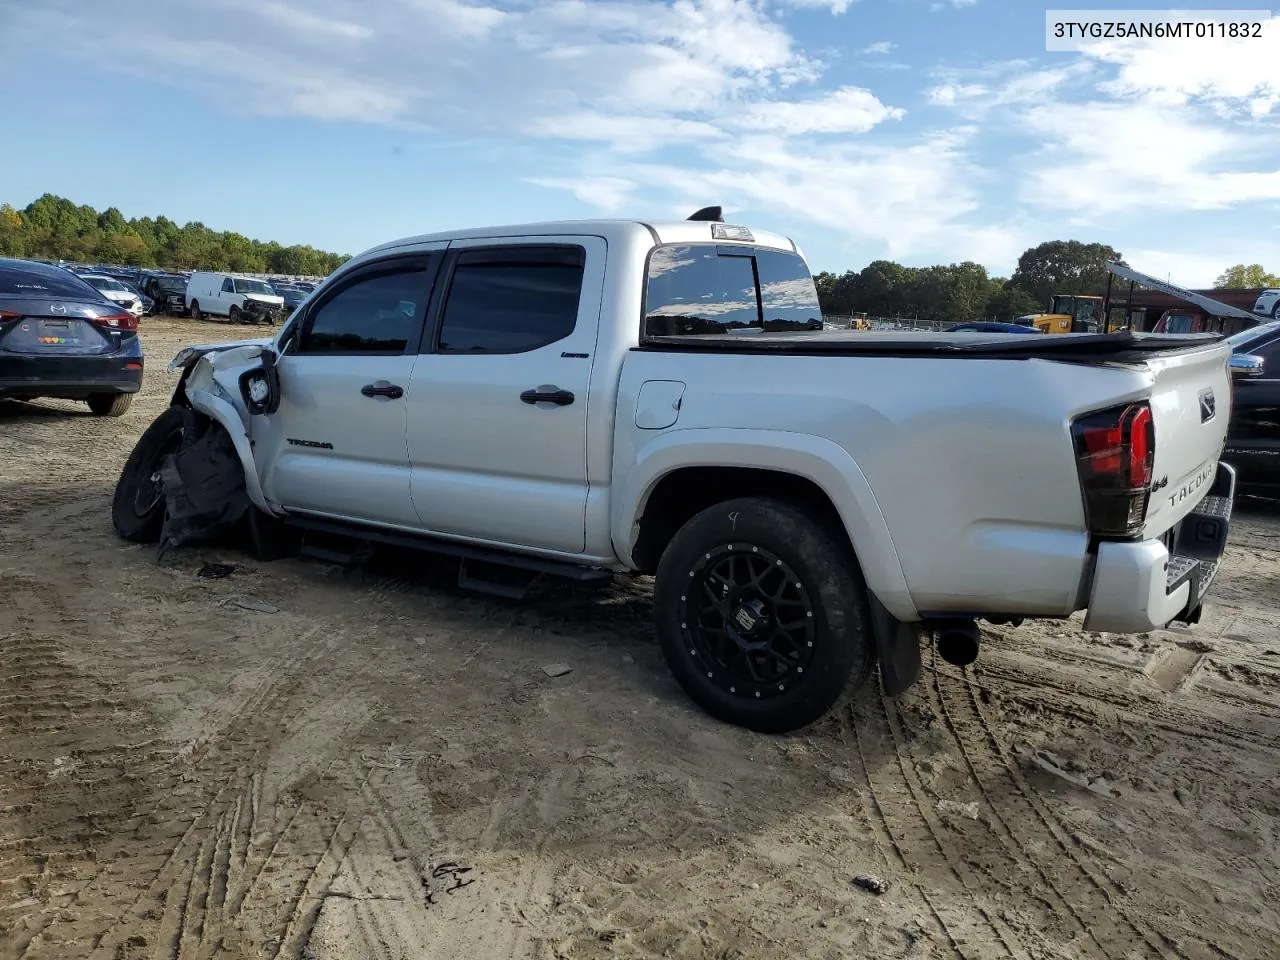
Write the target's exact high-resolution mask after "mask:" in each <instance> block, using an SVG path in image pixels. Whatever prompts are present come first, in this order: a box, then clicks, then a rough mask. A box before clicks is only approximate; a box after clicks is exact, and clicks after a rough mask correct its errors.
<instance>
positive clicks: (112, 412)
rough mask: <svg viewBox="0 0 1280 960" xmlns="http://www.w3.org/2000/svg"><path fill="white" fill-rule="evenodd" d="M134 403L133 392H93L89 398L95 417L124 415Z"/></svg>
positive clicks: (90, 409)
mask: <svg viewBox="0 0 1280 960" xmlns="http://www.w3.org/2000/svg"><path fill="white" fill-rule="evenodd" d="M132 403H133V394H132V393H93V394H90V395H89V399H88V404H89V412H90V413H92V414H93V415H94V416H95V417H123V416H124V415H125V412H126V411H128V409H129V406H130V404H132Z"/></svg>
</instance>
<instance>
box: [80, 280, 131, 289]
mask: <svg viewBox="0 0 1280 960" xmlns="http://www.w3.org/2000/svg"><path fill="white" fill-rule="evenodd" d="M85 279H86V280H88V281H89V282H90V283H91V284H93V285H94V286H95V287H97V288H98V289H99V290H111V291H114V292H116V293H128V292H129V288H128V287H126V286H125V285H124V284H123V283H121V282H120V281H119V280H112V279H110V278H108V277H85Z"/></svg>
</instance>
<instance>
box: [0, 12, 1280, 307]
mask: <svg viewBox="0 0 1280 960" xmlns="http://www.w3.org/2000/svg"><path fill="white" fill-rule="evenodd" d="M1061 5H1062V4H1055V6H1061ZM1125 6H1126V7H1128V8H1130V9H1133V8H1146V7H1150V8H1152V9H1161V8H1163V6H1165V5H1159V4H1148V3H1142V2H1141V0H1129V2H1128V3H1126V4H1125ZM1194 6H1195V7H1196V8H1198V9H1236V8H1239V7H1241V6H1244V7H1249V6H1252V5H1250V4H1240V3H1232V4H1218V3H1210V2H1206V0H1199V2H1198V3H1197V4H1195V5H1194ZM0 37H4V38H5V41H6V42H5V51H6V53H5V56H4V57H3V58H0V83H3V85H4V88H5V89H7V90H10V91H13V90H21V91H22V92H23V93H22V95H21V96H19V97H7V98H6V100H5V103H4V110H3V118H4V128H6V129H7V130H8V131H10V132H11V133H16V135H14V136H10V137H6V138H5V140H6V141H7V142H6V144H5V147H4V149H3V150H0V201H5V202H10V203H13V204H14V205H16V206H23V205H25V204H27V203H28V202H30V201H31V200H32V199H34V198H35V197H36V196H38V195H40V194H41V193H44V192H46V191H48V192H53V193H58V194H62V195H64V196H68V197H70V198H72V199H73V200H75V201H77V202H81V203H89V204H92V205H94V206H96V207H99V208H102V207H106V206H110V205H115V206H118V207H119V208H120V209H121V210H123V211H124V213H125V214H126V215H127V216H135V215H142V214H158V213H164V214H166V215H168V216H170V217H173V218H174V219H176V220H179V221H180V222H182V221H186V220H200V221H202V222H204V223H205V224H207V225H209V226H211V227H214V228H217V229H231V230H237V231H239V232H241V233H245V234H248V235H250V236H254V237H258V238H260V239H275V240H279V241H281V242H284V243H310V244H313V245H315V246H319V247H322V248H325V249H333V250H339V251H342V252H346V253H355V252H358V251H359V250H361V249H364V248H366V247H369V246H372V245H374V244H376V243H380V242H382V241H385V240H387V239H391V238H394V237H398V236H403V235H409V234H415V233H424V232H430V231H435V230H443V229H448V228H450V227H461V226H472V225H481V224H493V223H512V222H520V221H525V220H542V219H567V218H581V217H593V216H623V217H627V216H635V217H645V218H664V217H683V216H686V215H687V214H688V213H690V212H692V211H693V210H694V209H696V208H697V207H700V206H703V205H704V204H708V203H721V204H723V205H724V206H725V208H726V210H727V211H729V218H730V219H733V220H737V221H740V222H746V223H751V224H755V225H757V226H759V227H762V228H770V229H777V230H781V231H782V232H785V233H787V234H789V235H791V236H793V237H795V238H796V239H797V241H798V242H799V243H800V244H801V246H802V247H803V248H804V249H805V252H806V254H807V255H808V258H809V260H810V263H811V266H812V267H813V269H814V270H815V272H816V271H818V270H824V269H826V270H844V269H846V268H853V269H859V268H861V267H862V266H863V265H865V264H866V263H867V262H869V261H870V260H872V259H875V258H878V257H888V258H891V259H896V260H899V261H901V262H904V263H908V264H913V265H923V264H929V263H939V262H941V263H947V262H956V261H961V260H976V261H978V262H980V263H982V264H984V265H985V266H987V268H988V269H990V270H991V271H992V272H993V273H995V274H998V275H1008V273H1009V272H1010V271H1011V270H1012V268H1013V266H1014V263H1015V261H1016V259H1017V256H1018V254H1019V253H1020V252H1021V251H1022V250H1023V249H1025V248H1026V247H1028V246H1030V245H1032V244H1035V243H1038V242H1040V241H1042V240H1050V239H1079V240H1085V241H1102V242H1107V243H1110V244H1112V245H1113V246H1115V247H1117V248H1118V249H1120V250H1121V251H1122V252H1123V253H1124V254H1125V256H1126V258H1127V259H1128V260H1129V262H1130V263H1131V264H1133V265H1134V266H1135V267H1137V268H1138V269H1140V270H1144V271H1146V272H1149V273H1155V274H1159V275H1161V276H1165V275H1170V276H1172V278H1173V279H1174V280H1175V282H1182V283H1185V284H1188V285H1204V284H1208V283H1209V282H1211V281H1212V279H1213V277H1214V276H1215V275H1216V274H1217V273H1218V272H1219V271H1221V270H1222V269H1223V268H1224V267H1226V266H1229V265H1230V264H1233V263H1237V262H1246V263H1253V262H1261V263H1263V264H1264V265H1265V266H1267V267H1268V268H1269V269H1270V270H1272V271H1277V270H1280V20H1277V21H1275V22H1274V23H1273V24H1270V25H1268V28H1267V30H1266V33H1265V35H1264V37H1263V38H1262V39H1261V40H1251V41H1243V42H1239V41H1237V42H1234V43H1232V42H1229V41H1211V40H1181V41H1136V40H1135V41H1120V42H1112V43H1102V44H1098V45H1096V46H1094V47H1092V48H1090V49H1089V50H1087V51H1085V52H1072V53H1047V52H1045V5H1043V4H1033V3H1028V2H1025V0H853V2H850V0H585V2H584V0H165V2H163V3H157V2H155V0H40V2H38V3H37V2H33V0H0Z"/></svg>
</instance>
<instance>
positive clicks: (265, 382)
mask: <svg viewBox="0 0 1280 960" xmlns="http://www.w3.org/2000/svg"><path fill="white" fill-rule="evenodd" d="M240 396H241V397H242V398H243V399H244V405H245V407H246V408H247V409H248V411H249V415H250V416H253V417H260V416H263V415H269V414H272V413H275V412H276V410H278V409H279V408H280V371H278V370H277V369H276V355H275V352H274V351H273V350H263V351H262V366H260V367H254V368H252V369H250V370H246V371H245V372H244V373H242V374H240Z"/></svg>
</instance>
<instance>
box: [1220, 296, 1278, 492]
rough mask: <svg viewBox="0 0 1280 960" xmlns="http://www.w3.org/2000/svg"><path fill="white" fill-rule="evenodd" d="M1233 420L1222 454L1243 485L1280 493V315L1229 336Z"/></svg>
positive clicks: (1247, 487) (1229, 425)
mask: <svg viewBox="0 0 1280 960" xmlns="http://www.w3.org/2000/svg"><path fill="white" fill-rule="evenodd" d="M1227 342H1228V343H1230V344H1231V360H1230V361H1229V362H1230V367H1231V394H1232V398H1231V423H1230V424H1228V426H1227V447H1226V450H1224V451H1223V454H1222V459H1224V460H1226V461H1227V462H1228V463H1230V464H1231V465H1232V466H1234V467H1235V468H1236V477H1237V482H1238V483H1239V484H1240V487H1241V489H1242V490H1247V491H1250V492H1253V493H1261V494H1266V495H1269V496H1277V495H1280V320H1272V321H1271V322H1270V323H1261V324H1259V325H1258V326H1256V327H1250V328H1249V329H1248V330H1242V331H1240V332H1239V333H1237V334H1236V335H1235V336H1232V337H1228V338H1227Z"/></svg>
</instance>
